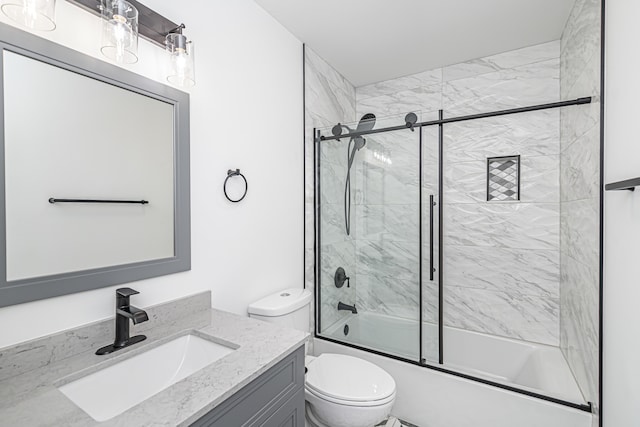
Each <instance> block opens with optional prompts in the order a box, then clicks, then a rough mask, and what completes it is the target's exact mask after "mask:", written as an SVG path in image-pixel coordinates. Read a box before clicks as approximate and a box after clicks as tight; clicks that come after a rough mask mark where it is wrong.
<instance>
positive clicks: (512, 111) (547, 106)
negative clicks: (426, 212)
mask: <svg viewBox="0 0 640 427" xmlns="http://www.w3.org/2000/svg"><path fill="white" fill-rule="evenodd" d="M590 103H591V97H590V96H588V97H584V98H578V99H573V100H570V101H560V102H550V103H547V104H538V105H531V106H528V107H519V108H510V109H507V110H498V111H492V112H490V113H479V114H470V115H468V116H458V117H450V118H447V119H438V120H430V121H426V122H420V123H416V124H414V127H426V126H435V125H442V124H447V123H456V122H464V121H467V120H476V119H486V118H489V117H498V116H506V115H509V114H518V113H527V112H530V111H539V110H548V109H550V108H559V107H568V106H570V105H582V104H590ZM406 128H407V125H406V124H404V125H401V126H391V127H388V128H382V129H371V130H363V131H358V130H355V131H353V132H350V133H348V134H345V135H340V137H336V136H320V141H330V140H332V139H339V138H355V137H357V136H361V135H371V134H374V133H382V132H390V131H394V130H403V129H406Z"/></svg>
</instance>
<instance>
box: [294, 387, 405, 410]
mask: <svg viewBox="0 0 640 427" xmlns="http://www.w3.org/2000/svg"><path fill="white" fill-rule="evenodd" d="M306 392H307V393H309V394H311V395H313V396H315V397H317V398H318V399H322V400H324V401H325V402H331V403H335V404H337V405H343V406H355V407H358V408H368V407H372V406H383V405H386V404H387V403H389V402H392V401H394V400H395V398H396V394H395V392H394V393H392V394H391V395H390V396H389V397H387V398H385V399H381V400H370V401H362V402H354V401H352V400H342V399H336V398H335V397H331V396H327V395H325V394H322V393H318V392H317V391H315V390H313V389H311V388H310V387H307V389H306Z"/></svg>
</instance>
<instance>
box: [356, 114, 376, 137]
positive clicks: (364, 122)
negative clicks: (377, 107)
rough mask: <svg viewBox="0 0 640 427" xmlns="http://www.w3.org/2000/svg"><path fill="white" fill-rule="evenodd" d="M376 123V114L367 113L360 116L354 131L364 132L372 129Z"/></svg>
mask: <svg viewBox="0 0 640 427" xmlns="http://www.w3.org/2000/svg"><path fill="white" fill-rule="evenodd" d="M375 125H376V115H375V114H371V113H367V114H365V115H364V116H362V117H361V118H360V121H359V122H358V127H357V128H356V132H365V131H369V130H371V129H373V127H374V126H375Z"/></svg>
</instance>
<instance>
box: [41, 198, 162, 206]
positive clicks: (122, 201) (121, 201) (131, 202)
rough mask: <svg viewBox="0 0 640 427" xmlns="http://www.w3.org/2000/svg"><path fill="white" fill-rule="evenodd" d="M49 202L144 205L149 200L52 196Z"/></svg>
mask: <svg viewBox="0 0 640 427" xmlns="http://www.w3.org/2000/svg"><path fill="white" fill-rule="evenodd" d="M49 203H129V204H139V205H146V204H148V203H149V202H148V201H147V200H96V199H56V198H54V197H50V198H49Z"/></svg>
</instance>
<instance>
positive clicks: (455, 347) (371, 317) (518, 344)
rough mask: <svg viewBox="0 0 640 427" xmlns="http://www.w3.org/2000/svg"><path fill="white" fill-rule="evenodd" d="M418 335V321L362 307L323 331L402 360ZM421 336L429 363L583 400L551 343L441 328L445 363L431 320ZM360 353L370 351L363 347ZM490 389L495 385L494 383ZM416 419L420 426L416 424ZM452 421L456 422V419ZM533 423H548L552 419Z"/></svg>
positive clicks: (322, 344) (413, 354)
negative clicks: (441, 361)
mask: <svg viewBox="0 0 640 427" xmlns="http://www.w3.org/2000/svg"><path fill="white" fill-rule="evenodd" d="M345 325H348V327H349V333H348V334H347V335H344V327H345ZM418 334H419V329H418V322H412V321H410V320H406V319H401V318H396V317H391V316H386V315H380V314H375V313H367V312H362V313H359V314H358V315H355V316H347V317H346V318H345V320H343V321H341V322H339V323H337V324H335V325H333V326H332V327H331V328H330V329H329V330H328V331H327V333H325V334H323V335H325V336H327V337H329V338H333V339H337V340H340V341H345V342H348V343H352V344H356V345H359V346H361V347H366V348H371V349H374V350H378V351H382V352H385V353H390V354H393V355H397V356H401V357H403V358H406V359H410V360H418V346H419V341H418ZM423 335H424V337H425V340H424V353H423V357H424V358H426V359H427V363H429V364H432V365H435V366H440V367H443V368H446V369H449V370H452V371H456V372H460V373H464V374H469V375H473V376H475V377H481V378H484V379H487V380H491V381H494V382H498V383H502V384H506V385H509V386H512V387H516V388H519V389H524V390H528V391H532V392H535V393H539V394H542V395H546V396H551V397H555V398H558V399H561V400H565V401H569V402H573V403H577V404H584V403H586V402H585V401H584V398H583V396H582V394H581V393H580V389H579V388H578V386H577V384H576V381H575V379H574V378H573V375H572V373H571V370H570V369H569V366H568V365H567V362H566V361H565V359H564V356H563V355H562V353H561V351H560V349H558V348H556V347H551V346H547V345H543V344H535V343H530V342H525V341H518V340H513V339H508V338H502V337H496V336H492V335H487V334H482V333H477V332H470V331H465V330H461V329H457V328H451V327H445V329H444V361H445V363H444V364H443V365H438V363H437V355H438V341H437V337H438V330H437V327H436V326H435V325H433V324H423ZM315 342H316V344H315V345H316V347H315V351H316V353H322V352H327V346H330V347H331V350H329V351H332V352H347V350H349V351H351V349H349V348H347V347H345V346H340V345H335V344H332V343H329V342H327V341H322V340H316V341H315ZM323 349H324V351H323ZM319 350H320V351H319ZM356 351H357V350H356ZM360 353H363V354H365V355H369V356H375V355H372V354H371V353H367V352H360ZM375 357H378V356H375ZM386 359H387V360H390V359H388V358H386ZM402 365H404V366H405V367H406V369H410V370H417V371H416V375H421V376H424V375H425V374H426V375H427V376H429V375H435V374H439V373H437V372H434V371H433V370H430V369H426V368H422V367H418V366H414V365H410V364H407V363H403V364H402ZM425 371H429V372H425ZM440 375H442V374H440ZM447 376H448V377H449V378H450V379H451V381H457V382H460V381H467V380H461V379H459V378H456V377H453V376H451V375H447ZM476 384H477V385H476V386H475V387H488V386H486V385H483V384H480V383H476ZM493 389H494V390H498V389H496V388H493ZM500 392H502V393H511V394H514V395H516V397H515V399H516V400H518V397H517V396H519V398H520V399H524V400H530V399H532V398H531V397H528V396H525V395H521V394H520V395H518V394H516V393H513V392H509V391H505V390H500ZM535 400H536V401H538V402H539V404H541V405H543V406H545V405H549V403H548V402H544V401H542V400H540V399H535ZM552 405H554V406H557V407H559V408H560V409H561V410H564V409H566V410H569V411H570V412H572V413H573V412H574V411H575V410H574V409H571V408H568V407H562V406H560V405H556V404H552ZM578 412H579V413H578V415H579V417H578V418H581V417H580V416H584V415H586V416H589V418H590V415H589V414H587V413H586V412H580V411H578ZM397 415H404V416H405V417H407V420H408V421H411V420H412V418H411V417H408V416H407V414H397ZM414 419H415V418H414ZM422 423H423V424H426V425H428V426H431V425H432V424H431V423H425V422H424V421H423V422H422ZM417 424H418V425H420V423H417ZM433 425H438V424H433ZM451 425H456V426H457V425H458V424H451ZM460 425H463V424H460ZM512 425H521V424H512ZM522 425H528V424H522ZM538 425H545V426H546V425H549V426H550V425H555V424H538ZM558 425H561V424H558ZM569 425H589V424H567V426H569ZM563 427H564V426H563Z"/></svg>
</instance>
